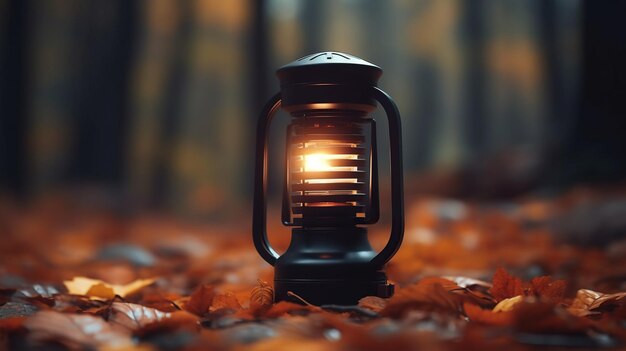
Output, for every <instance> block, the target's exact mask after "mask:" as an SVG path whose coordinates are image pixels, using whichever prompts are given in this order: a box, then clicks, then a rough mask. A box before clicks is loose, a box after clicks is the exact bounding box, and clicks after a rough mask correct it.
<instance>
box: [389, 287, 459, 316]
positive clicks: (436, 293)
mask: <svg viewBox="0 0 626 351" xmlns="http://www.w3.org/2000/svg"><path fill="white" fill-rule="evenodd" d="M455 289H460V288H459V286H458V285H456V284H455V283H454V282H452V281H449V280H447V279H443V278H425V279H422V280H420V281H419V282H418V283H417V284H414V285H411V286H408V287H406V288H403V289H399V291H398V292H397V293H396V294H395V295H394V296H392V297H391V298H390V299H389V302H388V304H387V306H385V308H384V309H383V310H382V311H381V312H380V314H381V315H382V316H386V317H402V316H403V315H405V314H406V313H407V312H408V311H410V310H421V311H439V312H444V313H452V314H458V313H459V312H460V310H461V301H462V298H461V297H460V296H459V295H457V294H455V293H452V292H451V291H452V290H455Z"/></svg>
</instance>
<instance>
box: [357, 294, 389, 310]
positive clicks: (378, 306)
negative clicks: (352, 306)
mask: <svg viewBox="0 0 626 351" xmlns="http://www.w3.org/2000/svg"><path fill="white" fill-rule="evenodd" d="M385 306H387V300H385V299H383V298H381V297H378V296H365V297H364V298H362V299H360V300H359V307H362V308H367V309H368V310H371V311H374V312H380V311H382V310H383V309H384V308H385Z"/></svg>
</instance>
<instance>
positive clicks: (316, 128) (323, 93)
mask: <svg viewBox="0 0 626 351" xmlns="http://www.w3.org/2000/svg"><path fill="white" fill-rule="evenodd" d="M277 75H278V79H279V80H280V84H281V89H280V93H278V94H276V95H275V96H273V97H272V98H271V99H270V101H268V103H267V104H266V106H265V108H264V109H263V111H262V112H261V115H260V117H259V122H258V129H257V144H256V150H257V154H256V163H255V166H256V168H255V188H254V213H253V238H254V244H255V247H256V249H257V251H258V252H259V254H260V255H261V256H262V257H263V258H264V259H265V260H266V261H267V262H268V263H269V264H271V265H273V266H274V267H275V274H274V288H275V297H276V300H277V301H281V300H290V299H291V298H290V296H289V295H288V292H289V291H291V292H293V293H295V294H297V295H298V296H300V297H302V298H304V299H305V300H307V301H309V302H310V303H313V304H317V305H321V304H342V305H352V304H356V303H357V302H358V300H359V299H360V298H362V297H364V296H368V295H372V296H380V297H390V296H391V295H393V290H394V289H393V284H389V283H388V282H387V276H386V275H385V272H384V271H383V266H384V265H385V264H386V263H387V262H388V261H389V260H390V259H391V257H392V256H393V255H394V254H395V253H396V251H397V250H398V248H399V246H400V244H401V242H402V237H403V235H404V208H403V207H404V204H403V178H402V153H401V152H402V150H401V147H402V141H401V127H400V114H399V113H398V109H397V107H396V105H395V103H394V102H393V100H392V99H391V97H389V95H387V94H386V93H385V92H384V91H382V90H380V89H379V88H377V87H376V84H377V82H378V78H380V76H381V75H382V70H381V69H380V67H378V66H376V65H373V64H371V63H369V62H367V61H364V60H362V59H360V58H358V57H354V56H351V55H347V54H343V53H338V52H322V53H317V54H313V55H309V56H305V57H303V58H301V59H299V60H296V61H294V62H292V63H290V64H288V65H286V66H283V67H281V68H280V69H278V71H277ZM377 101H378V102H379V103H380V104H381V106H382V107H383V108H384V110H385V112H386V114H387V119H388V124H389V144H390V151H391V155H390V164H391V210H392V223H391V234H390V237H389V241H388V243H387V244H386V246H385V247H384V248H383V249H382V251H381V252H379V253H376V252H375V251H374V250H373V249H372V247H371V246H370V243H369V241H368V239H367V229H366V228H364V227H363V226H362V225H366V224H372V223H375V222H377V221H378V217H379V198H378V162H377V158H378V157H377V149H376V124H375V121H374V120H373V119H371V118H369V117H368V114H369V113H371V112H372V111H373V110H375V109H376V102H377ZM279 108H282V109H284V110H285V111H287V112H289V114H290V115H291V117H292V120H291V124H290V125H289V126H288V127H287V145H286V172H285V183H284V194H283V204H282V206H283V207H282V222H283V224H284V225H287V226H293V227H294V228H293V229H292V237H291V244H290V245H289V248H288V249H287V251H286V252H285V253H284V254H283V255H281V256H279V255H278V254H277V253H276V252H275V251H274V250H273V249H272V247H271V245H270V244H269V242H268V240H267V233H266V212H267V211H266V187H267V142H268V140H267V135H268V129H269V126H270V123H271V119H272V117H273V115H274V114H275V113H276V111H277V110H278V109H279Z"/></svg>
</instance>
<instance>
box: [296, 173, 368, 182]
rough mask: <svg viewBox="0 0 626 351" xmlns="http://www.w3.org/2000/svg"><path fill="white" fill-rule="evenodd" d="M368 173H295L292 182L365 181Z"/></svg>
mask: <svg viewBox="0 0 626 351" xmlns="http://www.w3.org/2000/svg"><path fill="white" fill-rule="evenodd" d="M366 177H367V172H364V171H338V172H331V171H328V172H293V173H291V179H292V180H314V179H358V180H361V181H365V178H366Z"/></svg>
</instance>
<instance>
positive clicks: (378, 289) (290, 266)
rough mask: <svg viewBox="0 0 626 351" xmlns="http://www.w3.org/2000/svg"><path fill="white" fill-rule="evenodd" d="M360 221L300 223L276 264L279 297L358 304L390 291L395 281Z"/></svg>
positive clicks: (336, 303)
mask: <svg viewBox="0 0 626 351" xmlns="http://www.w3.org/2000/svg"><path fill="white" fill-rule="evenodd" d="M375 256H376V251H374V250H373V249H372V247H371V246H370V243H369V241H368V240H367V230H366V229H365V228H360V227H339V228H295V229H293V232H292V235H291V244H290V245H289V248H288V249H287V251H286V252H285V253H284V254H283V255H282V256H280V257H279V258H278V260H277V261H276V264H275V266H274V267H275V269H276V270H275V274H274V290H275V300H276V301H292V302H301V301H299V300H298V299H297V298H294V297H293V296H290V295H289V294H288V292H292V293H294V294H296V295H298V296H299V297H301V298H302V299H304V300H306V301H307V302H309V303H311V304H314V305H327V304H334V305H356V304H357V303H358V302H359V300H360V299H361V298H363V297H365V296H378V297H383V298H386V297H390V296H391V295H393V290H394V289H393V285H392V284H389V283H388V282H387V275H386V274H385V272H384V271H383V270H382V267H377V266H374V265H373V264H372V263H371V261H372V259H373V258H374V257H375Z"/></svg>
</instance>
